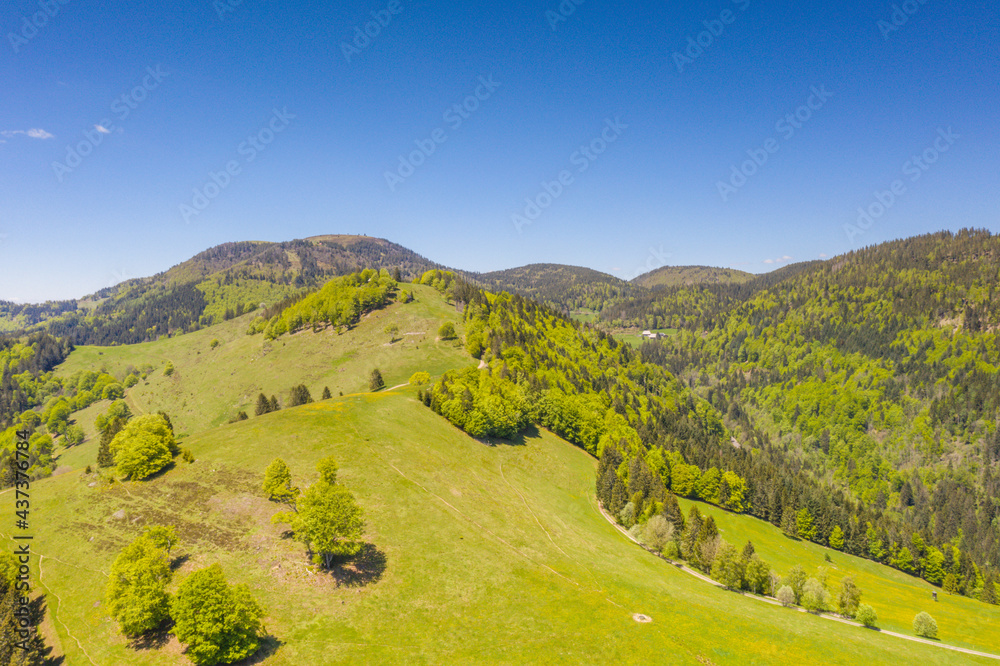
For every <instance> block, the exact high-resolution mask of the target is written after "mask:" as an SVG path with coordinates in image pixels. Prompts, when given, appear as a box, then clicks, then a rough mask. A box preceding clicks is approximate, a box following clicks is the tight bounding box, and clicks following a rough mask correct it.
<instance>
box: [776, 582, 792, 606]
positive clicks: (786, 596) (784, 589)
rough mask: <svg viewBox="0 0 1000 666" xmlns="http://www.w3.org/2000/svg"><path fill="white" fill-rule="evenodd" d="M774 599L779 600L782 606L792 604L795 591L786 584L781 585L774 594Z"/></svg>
mask: <svg viewBox="0 0 1000 666" xmlns="http://www.w3.org/2000/svg"><path fill="white" fill-rule="evenodd" d="M775 599H777V600H778V601H780V602H781V605H782V606H792V605H794V604H795V592H794V591H793V590H792V588H790V587H789V586H787V585H782V586H781V588H780V589H778V593H777V594H776V595H775Z"/></svg>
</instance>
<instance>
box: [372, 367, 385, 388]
mask: <svg viewBox="0 0 1000 666" xmlns="http://www.w3.org/2000/svg"><path fill="white" fill-rule="evenodd" d="M384 387H385V380H383V379H382V373H381V372H380V371H379V369H378V368H375V369H373V370H372V371H371V373H370V374H369V375H368V388H369V389H370V390H372V391H378V390H379V389H381V388H384Z"/></svg>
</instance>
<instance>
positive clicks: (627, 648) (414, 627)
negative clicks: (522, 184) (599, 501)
mask: <svg viewBox="0 0 1000 666" xmlns="http://www.w3.org/2000/svg"><path fill="white" fill-rule="evenodd" d="M185 445H186V446H188V447H190V448H191V449H192V450H193V452H194V454H195V456H196V458H197V461H196V462H195V463H194V464H190V465H188V464H185V463H178V466H177V467H174V468H173V469H170V470H168V471H166V472H164V473H163V474H161V475H159V476H158V477H157V478H154V479H152V480H150V481H148V482H144V483H138V484H128V485H127V486H121V485H119V486H117V487H113V488H111V489H106V488H102V486H100V485H95V486H90V485H89V484H90V483H91V482H92V481H91V479H90V477H87V476H85V475H82V474H81V473H80V470H75V471H73V472H70V473H66V474H63V475H61V476H57V477H54V478H51V479H46V480H43V481H40V482H38V483H37V484H35V486H34V490H33V498H32V499H33V514H32V515H33V518H34V521H35V525H36V536H35V542H34V547H35V549H36V550H37V552H40V553H42V554H43V555H44V556H45V558H44V560H43V562H42V568H43V571H44V578H43V580H44V584H45V586H46V589H47V590H48V591H49V597H48V599H49V607H50V620H52V621H51V622H50V623H49V625H48V626H50V627H54V628H55V630H56V631H58V640H59V643H60V644H61V645H62V647H63V648H64V649H65V650H66V655H67V663H71V664H81V663H90V660H92V661H93V662H94V663H97V664H123V663H128V664H137V665H139V664H185V663H188V662H187V660H186V658H185V657H184V656H183V655H182V654H181V652H180V647H179V646H178V645H177V644H176V642H174V641H173V640H172V639H169V640H166V639H165V640H164V641H163V643H162V644H154V646H153V647H152V648H148V647H147V648H146V649H139V650H135V649H132V648H129V647H127V645H126V642H125V640H124V639H123V638H121V637H120V636H119V635H118V634H117V632H116V628H115V626H114V624H113V623H112V621H111V620H110V619H109V618H108V617H107V615H106V612H105V609H104V608H103V607H102V604H101V601H102V596H103V589H104V585H105V581H106V578H105V575H104V573H103V572H106V571H108V569H109V567H110V564H111V562H112V560H113V558H114V556H115V554H116V553H117V552H118V551H119V549H120V548H121V547H122V546H123V545H124V544H125V543H127V541H128V540H130V539H132V538H134V537H135V536H136V535H137V534H138V533H139V531H140V529H141V526H142V525H143V524H146V523H152V522H160V523H172V524H175V525H177V527H178V531H179V533H180V535H181V538H182V544H181V546H180V547H179V549H178V550H179V555H181V556H182V559H181V563H180V568H179V571H178V575H177V576H176V578H175V582H174V587H175V588H176V585H177V584H178V583H179V581H180V580H181V579H183V577H184V576H185V575H187V574H188V573H190V572H191V571H192V570H194V569H195V568H198V567H202V566H206V565H208V564H211V563H213V562H220V563H221V564H222V566H223V568H224V569H225V571H226V574H227V576H228V577H229V579H230V580H231V581H235V582H245V583H247V584H249V586H250V587H251V588H252V590H253V592H254V594H255V595H256V596H257V597H258V598H259V599H260V600H261V601H262V602H263V603H264V605H265V606H266V607H267V608H268V609H269V615H268V618H267V620H266V626H267V629H268V631H269V632H270V634H271V635H273V636H274V637H275V640H273V641H271V642H269V644H268V645H267V650H266V652H265V653H264V654H263V655H262V658H261V659H260V660H259V661H255V662H254V663H267V664H282V665H283V664H334V663H361V662H364V663H392V664H399V663H417V664H420V663H556V664H558V663H565V664H579V663H600V662H602V661H611V660H613V661H614V662H624V663H654V662H660V661H669V662H671V663H683V664H696V663H701V664H708V663H713V664H747V663H789V664H791V663H795V664H798V663H814V662H815V661H816V659H817V658H821V659H822V661H823V662H824V663H834V664H836V663H843V664H848V663H850V664H856V663H857V662H858V661H859V660H864V661H865V663H870V664H899V663H918V662H919V663H954V662H955V661H957V659H956V656H955V655H952V654H949V653H947V652H945V651H943V650H938V649H935V648H932V647H927V646H923V645H919V644H914V643H909V642H906V641H900V640H898V639H892V638H890V637H887V636H883V635H880V634H879V633H877V632H872V631H867V630H862V629H857V628H853V627H848V626H843V625H839V624H836V623H831V622H829V621H826V620H822V619H820V618H816V617H812V616H808V615H804V614H801V613H794V612H790V611H788V610H786V609H782V608H776V607H773V606H770V605H767V604H762V603H759V602H756V601H753V600H749V599H744V598H743V597H740V596H739V595H736V594H733V593H730V592H726V591H724V590H721V589H718V588H716V587H714V586H711V585H707V584H705V583H703V582H701V581H698V580H696V579H694V578H692V577H691V576H689V575H687V574H685V573H683V572H680V571H677V570H676V569H674V568H673V567H671V566H670V565H669V564H667V563H665V562H664V561H663V560H660V559H659V558H656V557H654V556H652V555H650V554H649V553H647V552H645V551H643V550H642V549H640V548H638V547H636V546H635V545H633V544H631V543H630V542H629V541H627V539H626V538H625V537H624V536H623V535H621V534H620V533H618V532H617V531H616V530H615V528H614V527H613V526H612V525H610V524H608V523H607V522H606V521H605V519H604V518H603V517H602V516H601V515H600V514H599V513H598V510H597V507H596V505H595V499H594V497H593V485H594V466H595V461H594V460H593V459H592V458H591V457H589V456H588V455H587V454H586V453H584V452H583V451H581V450H580V449H578V448H575V447H573V446H571V445H569V444H567V443H566V442H564V441H562V440H560V439H558V438H557V437H555V436H553V435H551V434H549V433H546V432H542V433H531V434H529V435H528V436H527V437H525V438H524V439H523V440H521V441H520V442H517V443H516V445H509V444H501V445H498V446H495V447H491V446H487V445H485V444H483V443H481V442H478V441H476V440H474V439H471V438H469V437H468V436H466V435H465V434H463V433H462V432H460V431H458V430H456V429H455V428H453V427H451V426H450V425H449V424H448V423H447V422H446V421H445V420H444V419H442V418H441V417H439V416H437V415H435V414H433V413H432V412H431V411H430V410H428V409H426V408H425V407H423V406H422V405H420V404H419V403H418V402H417V401H416V399H415V397H414V393H413V391H412V390H411V389H405V390H397V391H392V392H383V393H379V394H359V395H348V396H344V397H342V398H334V399H333V400H328V401H323V402H317V403H313V404H310V405H305V406H302V407H298V408H294V409H287V410H282V411H280V412H277V413H273V414H269V415H265V416H262V417H259V418H252V419H250V420H249V421H244V422H240V423H235V424H230V425H224V426H221V427H219V428H215V429H211V430H207V431H204V432H202V433H199V434H196V435H193V436H191V437H189V438H188V439H187V441H186V444H185ZM81 449H83V450H89V453H90V455H91V456H92V455H94V454H95V450H94V449H95V443H94V442H88V443H85V444H83V445H82V446H81ZM278 455H280V456H282V457H283V458H284V459H285V460H286V461H287V462H288V463H289V465H290V466H291V468H292V472H293V475H294V478H295V481H296V482H297V483H298V484H300V485H307V484H308V483H311V482H313V481H314V480H315V479H316V477H317V475H316V473H315V471H314V467H315V463H316V461H317V460H318V459H320V458H322V457H324V456H326V455H334V456H336V458H337V459H338V461H339V462H340V475H339V481H340V482H341V483H343V484H344V485H346V486H348V487H349V488H351V489H352V490H353V491H354V492H355V493H356V495H357V497H358V500H359V502H360V504H361V505H362V506H363V507H364V509H365V512H366V516H367V521H368V527H367V533H368V539H369V541H370V542H371V543H372V544H373V549H371V550H369V554H368V556H367V557H366V558H365V562H364V563H362V564H361V565H360V567H358V568H357V569H353V570H342V571H340V572H339V573H338V576H337V577H334V576H331V575H329V574H320V573H315V572H311V571H310V570H309V569H308V567H307V566H306V564H305V558H304V553H303V549H302V548H301V547H300V546H299V545H298V544H296V543H295V542H292V541H290V540H288V539H283V538H282V537H281V528H279V527H275V526H272V525H270V524H269V523H268V518H269V516H270V515H271V514H272V513H274V512H275V511H277V510H278V509H279V507H278V506H277V505H274V504H271V503H269V502H267V501H266V500H264V499H263V498H262V497H260V493H259V490H258V488H259V483H260V479H261V476H262V471H263V469H264V467H265V466H266V465H267V464H268V463H269V462H270V461H271V460H272V459H273V458H274V457H275V456H278ZM7 499H9V498H7ZM119 511H122V512H123V513H124V517H118V518H116V517H115V514H116V512H119ZM118 515H119V516H122V514H118ZM720 524H721V525H722V527H723V528H724V529H728V528H729V526H728V524H725V523H722V521H721V520H720ZM762 546H763V544H762ZM338 579H339V582H340V583H341V584H340V585H338V584H337V582H338ZM862 585H863V586H864V585H865V583H864V582H863V581H862ZM866 589H867V588H866ZM871 596H873V597H874V596H875V595H874V594H873V595H871ZM880 612H881V611H880ZM633 613H643V614H646V615H648V616H650V617H651V618H652V622H650V623H638V622H636V621H635V620H634V619H633V617H632V616H633ZM939 622H940V620H939ZM948 631H951V629H948ZM818 655H822V657H818ZM961 660H962V661H964V662H965V663H978V662H977V660H976V659H975V658H965V657H964V656H963V657H962V659H961ZM982 663H987V662H986V661H985V660H982Z"/></svg>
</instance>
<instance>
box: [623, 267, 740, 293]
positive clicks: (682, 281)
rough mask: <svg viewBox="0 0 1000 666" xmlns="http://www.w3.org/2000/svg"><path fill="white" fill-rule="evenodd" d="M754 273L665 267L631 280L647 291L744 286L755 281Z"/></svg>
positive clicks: (726, 269)
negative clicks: (662, 288)
mask: <svg viewBox="0 0 1000 666" xmlns="http://www.w3.org/2000/svg"><path fill="white" fill-rule="evenodd" d="M754 277H755V276H754V274H753V273H747V272H744V271H738V270H736V269H733V268H713V267H711V266H663V267H662V268H657V269H656V270H652V271H650V272H648V273H643V274H642V275H640V276H638V277H634V278H632V279H631V280H630V282H631V283H632V284H635V285H638V286H640V287H645V288H646V289H653V288H654V287H675V286H679V285H684V286H691V285H695V284H742V283H744V282H749V281H750V280H752V279H754Z"/></svg>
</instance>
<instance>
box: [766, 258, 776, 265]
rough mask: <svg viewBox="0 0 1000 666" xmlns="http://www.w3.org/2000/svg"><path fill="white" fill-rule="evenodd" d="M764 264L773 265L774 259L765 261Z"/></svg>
mask: <svg viewBox="0 0 1000 666" xmlns="http://www.w3.org/2000/svg"><path fill="white" fill-rule="evenodd" d="M764 263H765V264H773V263H774V259H765V260H764Z"/></svg>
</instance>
